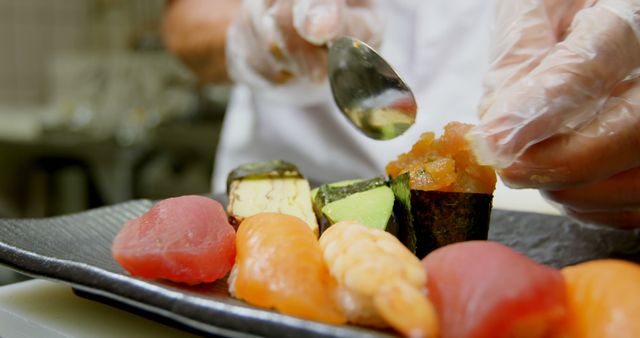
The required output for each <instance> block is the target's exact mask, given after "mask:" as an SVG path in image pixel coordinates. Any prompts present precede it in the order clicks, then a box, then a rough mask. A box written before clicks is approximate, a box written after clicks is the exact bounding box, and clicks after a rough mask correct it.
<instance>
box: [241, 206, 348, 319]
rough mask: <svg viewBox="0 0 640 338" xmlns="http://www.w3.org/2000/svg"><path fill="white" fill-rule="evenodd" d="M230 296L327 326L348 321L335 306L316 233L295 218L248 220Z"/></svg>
mask: <svg viewBox="0 0 640 338" xmlns="http://www.w3.org/2000/svg"><path fill="white" fill-rule="evenodd" d="M236 248H237V256H236V266H235V267H234V271H232V273H231V276H230V278H229V292H230V293H231V294H232V295H233V296H235V297H236V298H240V299H242V300H244V301H246V302H247V303H250V304H253V305H255V306H259V307H264V308H274V309H276V310H277V311H279V312H282V313H284V314H288V315H292V316H297V317H301V318H305V319H311V320H317V321H321V322H326V323H334V324H338V323H344V322H345V321H346V319H345V318H344V316H343V315H342V313H341V312H340V311H339V310H338V308H337V306H336V305H335V304H334V302H333V297H332V286H333V285H334V283H335V282H334V281H333V279H332V278H331V276H330V275H329V272H328V270H327V268H326V266H325V264H324V262H323V260H322V254H321V252H320V246H319V245H318V240H317V239H316V237H315V235H314V233H313V231H312V230H311V228H309V226H308V225H307V224H306V223H305V222H304V221H302V220H301V219H299V218H297V217H295V216H289V215H285V214H277V213H259V214H256V215H254V216H250V217H248V218H245V219H244V220H243V221H242V223H240V226H239V227H238V232H237V237H236Z"/></svg>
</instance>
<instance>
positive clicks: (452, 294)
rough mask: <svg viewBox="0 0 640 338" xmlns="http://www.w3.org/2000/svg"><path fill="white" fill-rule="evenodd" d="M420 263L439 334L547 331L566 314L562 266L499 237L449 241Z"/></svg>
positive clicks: (455, 337)
mask: <svg viewBox="0 0 640 338" xmlns="http://www.w3.org/2000/svg"><path fill="white" fill-rule="evenodd" d="M423 264H424V266H425V267H426V268H427V271H429V280H428V283H427V285H428V289H429V295H430V297H431V298H432V299H433V302H434V304H435V306H436V309H437V310H438V315H439V317H440V325H441V332H442V338H459V337H465V338H481V337H487V338H501V337H527V338H536V337H545V336H546V335H547V334H548V333H549V332H551V330H552V329H553V328H554V327H555V326H556V325H557V324H558V323H559V322H560V321H561V320H562V319H563V317H564V316H565V313H566V303H565V289H564V280H563V278H562V275H561V274H560V271H557V270H554V269H552V268H550V267H547V266H544V265H542V264H539V263H537V262H535V261H533V260H531V259H529V258H527V257H525V256H524V255H522V254H520V253H518V252H516V251H514V250H512V249H510V248H508V247H506V246H504V245H501V244H499V243H495V242H488V241H470V242H462V243H455V244H450V245H447V246H445V247H442V248H440V249H437V250H435V251H433V252H432V253H430V254H429V255H427V257H425V258H424V259H423Z"/></svg>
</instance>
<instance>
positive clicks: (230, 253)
mask: <svg viewBox="0 0 640 338" xmlns="http://www.w3.org/2000/svg"><path fill="white" fill-rule="evenodd" d="M111 252H112V255H113V258H114V259H115V260H116V261H117V262H118V263H120V265H122V267H124V268H125V270H127V271H128V272H129V273H130V274H131V275H133V276H137V277H142V278H162V279H167V280H171V281H174V282H181V283H187V284H198V283H207V282H213V281H215V280H217V279H220V278H222V277H224V276H226V275H227V273H228V272H229V270H231V267H232V266H233V263H234V261H235V254H236V246H235V230H234V229H233V227H232V226H231V225H230V224H229V222H228V220H227V214H226V213H225V211H224V208H223V207H222V205H220V203H218V202H217V201H215V200H212V199H210V198H207V197H204V196H181V197H175V198H169V199H166V200H163V201H160V202H158V203H156V204H155V205H154V206H153V207H151V209H149V211H147V212H146V213H145V214H143V215H142V216H140V217H138V218H136V219H133V220H131V221H129V222H127V223H125V224H124V226H123V227H122V229H121V230H120V232H119V233H118V234H117V235H116V237H115V239H114V240H113V244H112V247H111Z"/></svg>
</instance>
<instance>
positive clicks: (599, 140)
mask: <svg viewBox="0 0 640 338" xmlns="http://www.w3.org/2000/svg"><path fill="white" fill-rule="evenodd" d="M612 93H613V94H615V95H617V96H615V97H611V98H610V99H609V100H608V101H607V102H606V103H605V105H604V107H603V111H602V113H601V114H599V115H598V116H597V117H596V118H594V119H593V120H592V121H591V122H590V123H588V124H586V125H585V126H583V127H581V128H579V129H578V131H571V132H568V133H566V134H560V135H556V136H554V137H552V138H550V139H547V140H545V141H543V142H540V143H537V144H535V145H533V146H531V147H530V148H528V149H527V151H526V152H524V154H523V155H522V156H521V157H520V158H519V159H518V160H517V161H516V162H515V163H514V164H513V165H511V166H510V167H508V168H506V169H503V170H500V171H499V173H500V175H501V176H502V178H503V180H504V182H505V183H506V184H507V185H509V186H512V187H520V188H524V187H529V188H541V189H566V188H571V187H576V186H580V185H585V184H590V183H592V182H596V181H599V180H603V179H606V178H608V177H611V176H613V175H615V174H618V173H620V172H623V171H626V170H629V169H632V168H636V167H639V166H640V132H638V130H640V79H633V80H629V81H624V82H623V83H621V84H620V85H619V86H617V87H616V89H615V90H614V91H613V92H612Z"/></svg>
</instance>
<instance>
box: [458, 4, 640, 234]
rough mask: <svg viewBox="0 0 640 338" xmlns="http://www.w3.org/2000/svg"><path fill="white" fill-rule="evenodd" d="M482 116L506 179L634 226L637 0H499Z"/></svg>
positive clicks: (638, 217) (493, 158) (639, 43)
mask: <svg viewBox="0 0 640 338" xmlns="http://www.w3.org/2000/svg"><path fill="white" fill-rule="evenodd" d="M497 9H498V12H497V25H496V28H497V32H496V33H497V35H496V41H495V42H496V43H495V47H494V51H493V53H494V55H493V64H492V66H491V70H490V72H489V73H488V75H487V77H486V81H485V84H486V93H485V98H484V101H483V103H482V104H481V122H480V124H479V125H478V126H477V127H476V128H475V129H474V130H472V131H471V132H470V134H469V135H468V137H469V140H470V141H471V142H472V145H473V147H474V150H475V152H476V155H477V157H478V159H479V160H480V161H481V162H482V163H484V164H489V165H493V166H494V167H496V168H499V169H500V170H499V173H500V175H501V176H502V178H503V180H504V181H505V183H506V184H508V185H510V186H513V187H522V188H524V187H532V188H539V189H541V190H542V193H543V195H544V196H546V197H547V198H549V199H551V200H552V201H555V202H557V203H559V204H560V205H561V206H562V207H563V209H564V210H565V211H566V213H567V214H569V215H571V216H573V217H575V218H577V219H580V220H584V221H588V222H593V223H599V224H607V225H611V226H617V227H623V228H632V227H636V228H637V227H640V77H639V76H638V75H640V72H639V69H640V0H501V1H499V4H498V8H497Z"/></svg>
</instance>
